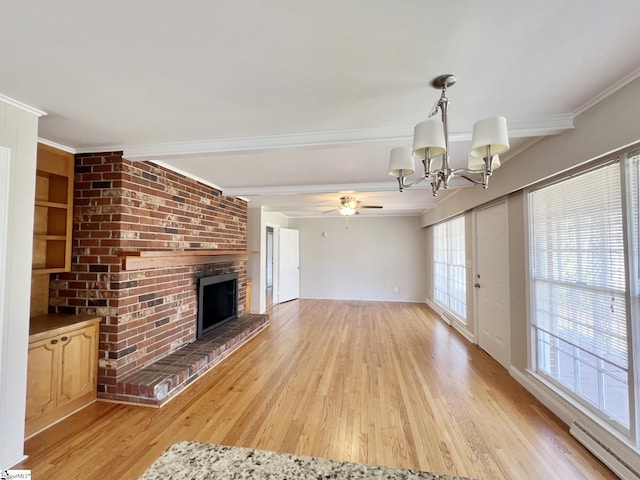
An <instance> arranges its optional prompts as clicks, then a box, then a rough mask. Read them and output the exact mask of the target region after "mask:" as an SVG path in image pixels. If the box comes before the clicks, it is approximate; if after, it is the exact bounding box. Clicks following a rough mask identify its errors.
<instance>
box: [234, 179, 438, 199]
mask: <svg viewBox="0 0 640 480" xmlns="http://www.w3.org/2000/svg"><path fill="white" fill-rule="evenodd" d="M423 183H424V184H422V183H421V184H418V185H415V186H414V187H411V189H412V190H431V185H429V184H428V183H427V182H423ZM396 190H398V184H397V183H396V182H391V181H389V182H378V183H343V184H328V185H280V186H275V187H236V188H225V189H224V194H225V195H229V196H233V197H237V196H242V195H244V196H248V197H254V196H261V195H304V194H310V193H336V192H351V191H356V192H388V191H396Z"/></svg>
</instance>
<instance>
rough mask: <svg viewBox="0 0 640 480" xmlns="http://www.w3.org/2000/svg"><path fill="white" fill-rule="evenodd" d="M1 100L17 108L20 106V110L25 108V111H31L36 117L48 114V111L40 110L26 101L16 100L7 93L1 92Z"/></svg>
mask: <svg viewBox="0 0 640 480" xmlns="http://www.w3.org/2000/svg"><path fill="white" fill-rule="evenodd" d="M0 102H4V103H6V104H9V105H11V106H12V107H16V108H19V109H20V110H24V111H25V112H28V113H31V114H33V115H35V116H36V117H43V116H45V115H46V114H47V112H44V111H42V110H39V109H37V108H35V107H32V106H30V105H27V104H26V103H22V102H19V101H18V100H14V99H13V98H11V97H7V96H6V95H2V94H0Z"/></svg>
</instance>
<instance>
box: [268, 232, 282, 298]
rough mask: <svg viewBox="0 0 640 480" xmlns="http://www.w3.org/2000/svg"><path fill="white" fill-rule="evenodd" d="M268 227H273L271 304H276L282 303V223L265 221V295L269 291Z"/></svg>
mask: <svg viewBox="0 0 640 480" xmlns="http://www.w3.org/2000/svg"><path fill="white" fill-rule="evenodd" d="M267 228H272V229H273V271H272V272H271V274H272V276H273V278H272V282H271V283H272V287H271V296H272V298H271V305H276V304H278V303H280V293H279V290H280V269H279V268H278V265H279V262H280V225H277V224H275V223H269V222H267V223H265V229H264V246H265V254H264V256H265V272H264V289H265V296H266V291H267V267H266V265H267V263H266V257H267V252H266V248H267Z"/></svg>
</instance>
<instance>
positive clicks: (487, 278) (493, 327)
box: [474, 202, 511, 368]
mask: <svg viewBox="0 0 640 480" xmlns="http://www.w3.org/2000/svg"><path fill="white" fill-rule="evenodd" d="M475 226H476V228H475V230H476V269H475V278H474V287H475V290H476V306H477V308H476V318H477V322H476V325H477V327H478V330H477V331H478V337H477V339H478V345H480V347H481V348H482V349H483V350H484V351H485V352H487V353H488V354H489V355H491V356H492V357H493V358H495V359H496V360H497V361H498V362H500V364H502V366H504V367H505V368H509V367H510V366H511V335H510V331H511V329H510V326H509V241H508V231H507V205H506V203H505V202H501V203H498V204H496V205H493V206H490V207H488V208H483V209H482V210H478V211H476V212H475Z"/></svg>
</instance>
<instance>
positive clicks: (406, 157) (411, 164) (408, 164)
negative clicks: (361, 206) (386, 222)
mask: <svg viewBox="0 0 640 480" xmlns="http://www.w3.org/2000/svg"><path fill="white" fill-rule="evenodd" d="M415 171H416V165H415V160H414V159H413V157H412V156H411V150H410V149H409V148H406V147H395V148H392V149H391V157H390V158H389V175H391V176H393V177H406V176H408V175H411V174H413V173H414V172H415ZM343 215H344V214H343ZM351 215H353V214H351Z"/></svg>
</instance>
